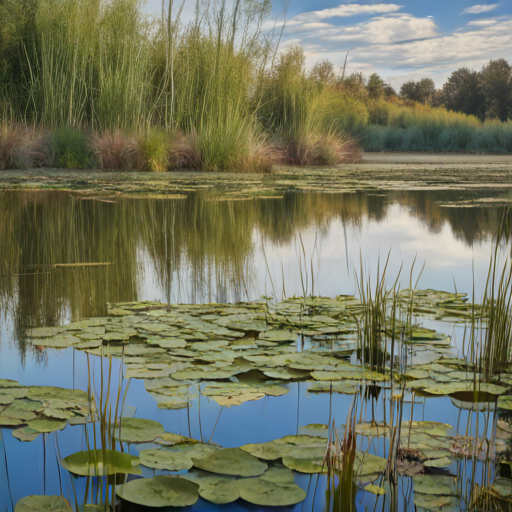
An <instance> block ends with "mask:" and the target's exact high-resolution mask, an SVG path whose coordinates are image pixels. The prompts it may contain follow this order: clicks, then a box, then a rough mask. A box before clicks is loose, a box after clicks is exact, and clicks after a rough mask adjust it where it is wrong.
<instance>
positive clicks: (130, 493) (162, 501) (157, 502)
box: [116, 476, 199, 507]
mask: <svg viewBox="0 0 512 512" xmlns="http://www.w3.org/2000/svg"><path fill="white" fill-rule="evenodd" d="M116 494H117V495H118V496H119V497H120V498H122V499H123V500H126V501H129V502H130V503H135V504H136V505H143V506H146V507H190V506H191V505H194V504H195V503H196V502H197V500H198V499H199V486H198V485H197V484H195V483H193V482H190V481H187V480H184V479H183V478H179V477H176V476H156V477H154V478H140V479H138V480H132V481H131V482H128V483H126V484H123V485H118V486H117V487H116Z"/></svg>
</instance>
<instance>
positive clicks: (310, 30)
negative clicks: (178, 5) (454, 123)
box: [148, 0, 512, 88]
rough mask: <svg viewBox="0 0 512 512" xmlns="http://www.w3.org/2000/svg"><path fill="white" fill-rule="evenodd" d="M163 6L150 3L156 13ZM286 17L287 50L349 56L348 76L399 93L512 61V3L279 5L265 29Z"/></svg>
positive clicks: (432, 0)
mask: <svg viewBox="0 0 512 512" xmlns="http://www.w3.org/2000/svg"><path fill="white" fill-rule="evenodd" d="M160 5H161V0H149V3H148V8H149V9H150V10H155V11H156V10H157V8H158V9H159V8H160ZM284 14H285V16H284ZM283 18H285V28H284V33H283V37H282V40H281V43H280V49H281V51H282V50H285V49H286V48H288V47H289V46H291V45H294V44H299V45H302V46H303V48H304V50H305V53H306V57H307V65H308V66H309V67H311V66H313V65H314V63H315V62H317V61H319V60H324V59H328V60H330V61H331V62H333V63H334V64H335V65H336V66H343V63H344V61H345V57H346V55H347V52H348V59H347V71H348V72H352V71H361V72H363V73H364V74H365V75H366V76H368V75H370V74H371V73H373V72H377V73H379V74H380V75H381V76H382V77H383V78H385V79H386V81H388V82H389V83H390V84H391V85H393V86H394V87H396V88H399V87H400V85H401V84H402V83H403V82H405V81H407V80H410V79H415V80H417V79H419V78H423V77H430V78H432V79H433V80H434V81H435V82H436V85H437V86H441V85H442V84H443V83H444V82H445V81H446V79H447V78H448V76H449V75H450V74H451V72H452V71H454V70H455V69H457V68H459V67H462V66H466V67H469V68H471V69H475V70H479V69H481V67H482V66H483V65H484V64H485V63H487V62H488V61H489V60H490V59H496V58H505V59H507V60H508V61H509V62H512V0H501V1H496V2H495V3H494V2H493V3H475V2H474V0H473V1H470V0H404V1H401V2H400V1H397V2H396V3H395V2H394V1H393V2H392V3H391V2H389V3H388V2H385V1H384V0H375V1H371V0H370V1H368V0H367V1H359V2H358V1H354V0H348V1H344V2H340V0H288V1H287V2H286V0H285V2H283V1H282V0H274V2H273V13H272V19H269V20H268V21H267V22H266V25H265V26H264V28H266V29H269V30H270V29H271V28H272V27H274V26H275V25H276V23H277V25H278V26H279V25H280V24H282V23H283Z"/></svg>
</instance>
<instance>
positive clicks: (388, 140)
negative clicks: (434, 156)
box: [0, 0, 512, 172]
mask: <svg viewBox="0 0 512 512" xmlns="http://www.w3.org/2000/svg"><path fill="white" fill-rule="evenodd" d="M182 11H183V4H177V3H175V2H174V1H173V0H170V1H169V2H164V3H163V9H162V14H161V15H160V16H157V17H154V16H149V15H147V14H146V13H145V12H144V10H143V7H142V3H141V2H140V0H106V1H99V0H65V1H61V0H23V1H21V2H20V1H17V0H6V1H4V2H2V4H1V5H0V18H1V19H2V26H1V27H0V169H6V168H26V167H65V168H73V169H83V168H86V169H87V168H101V169H108V170H112V169H115V170H131V169H138V170H147V171H163V170H168V169H197V170H209V171H211V170H213V171H225V170H231V171H246V172H254V171H268V170H269V169H271V168H272V165H273V164H277V163H289V164H298V165H333V164H337V163H340V162H344V161H352V160H354V159H357V158H358V154H359V147H362V148H363V149H365V150H367V151H382V150H391V151H415V150H433V151H472V152H473V151H476V152H510V151H512V148H511V146H510V140H512V137H511V135H510V134H511V132H512V128H511V124H510V121H509V122H508V123H507V122H500V121H495V120H493V116H492V115H489V116H487V117H488V119H486V120H485V122H484V123H483V124H482V121H481V119H480V118H477V117H473V116H468V115H466V114H462V113H455V112H451V111H447V110H446V109H444V108H442V107H435V108H434V107H430V106H427V105H423V104H422V103H420V102H417V101H412V100H410V99H408V96H407V95H406V94H405V93H404V94H403V95H402V97H401V98H399V99H398V98H396V97H395V96H393V94H392V91H390V90H389V89H390V88H389V87H387V88H386V87H385V86H384V83H383V81H382V80H381V79H380V78H379V77H375V76H372V77H370V79H369V80H368V81H365V80H364V79H363V77H362V76H361V75H360V74H358V73H353V74H352V75H346V74H345V71H343V72H342V73H340V74H339V75H336V73H335V72H334V70H333V68H332V66H329V64H328V63H320V64H319V65H317V66H315V67H314V68H313V69H312V70H311V71H308V70H307V69H306V66H305V57H304V52H303V50H302V49H301V48H300V47H291V48H289V49H288V50H286V51H281V50H280V49H279V48H278V45H277V44H276V41H277V40H279V36H278V34H276V33H274V32H270V33H267V32H265V31H264V30H263V27H264V26H265V23H264V22H265V21H267V19H268V17H269V15H270V12H271V4H270V1H269V0H256V1H251V2H245V1H241V0H221V1H219V2H213V3H210V2H204V3H202V2H199V3H198V5H197V8H196V10H195V16H194V17H193V19H192V20H191V21H188V18H185V17H184V16H183V12H182ZM489 66H490V65H489ZM381 82H382V83H381ZM492 105H494V103H492ZM489 108H490V110H489V112H490V113H491V114H492V112H494V111H496V112H497V110H496V108H497V107H496V108H494V107H492V108H491V107H489ZM493 109H494V110H493ZM498 110H499V109H498ZM501 110H503V109H501ZM501 110H500V119H501V120H502V121H506V119H507V116H505V117H503V115H501Z"/></svg>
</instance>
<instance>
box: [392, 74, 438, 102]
mask: <svg viewBox="0 0 512 512" xmlns="http://www.w3.org/2000/svg"><path fill="white" fill-rule="evenodd" d="M435 93H436V85H435V83H434V80H432V79H431V78H422V79H421V80H419V81H417V82H416V81H414V80H410V81H409V82H405V83H404V84H403V85H402V87H401V88H400V96H402V98H405V99H406V100H411V101H418V102H419V103H431V102H432V100H433V98H434V96H435Z"/></svg>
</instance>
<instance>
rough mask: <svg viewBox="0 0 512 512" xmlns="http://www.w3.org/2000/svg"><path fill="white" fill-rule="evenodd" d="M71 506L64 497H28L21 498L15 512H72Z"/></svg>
mask: <svg viewBox="0 0 512 512" xmlns="http://www.w3.org/2000/svg"><path fill="white" fill-rule="evenodd" d="M70 511H71V506H70V505H69V502H68V500H67V499H65V498H63V497H62V496H27V497H26V498H21V500H19V501H18V503H16V506H15V507H14V512H70Z"/></svg>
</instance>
